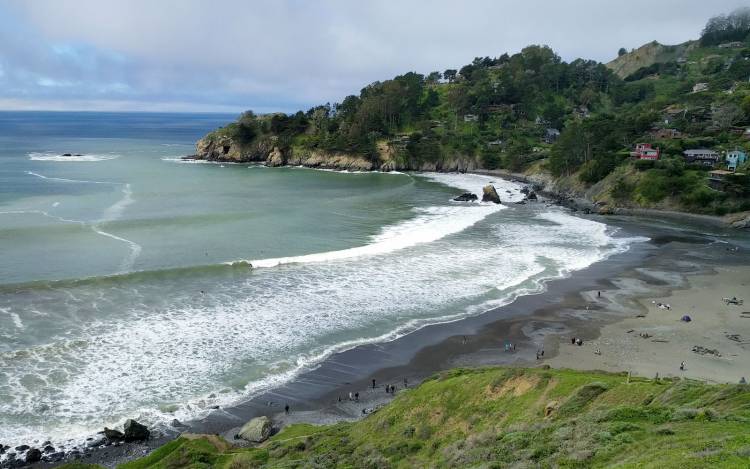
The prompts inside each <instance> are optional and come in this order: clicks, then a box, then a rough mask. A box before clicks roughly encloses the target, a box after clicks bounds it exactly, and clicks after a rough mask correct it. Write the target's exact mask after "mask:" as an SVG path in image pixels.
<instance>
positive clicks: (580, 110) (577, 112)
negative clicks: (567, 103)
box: [573, 105, 591, 119]
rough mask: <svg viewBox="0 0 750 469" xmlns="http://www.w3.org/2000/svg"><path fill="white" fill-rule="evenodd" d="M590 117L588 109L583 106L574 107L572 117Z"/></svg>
mask: <svg viewBox="0 0 750 469" xmlns="http://www.w3.org/2000/svg"><path fill="white" fill-rule="evenodd" d="M590 115H591V112H590V111H589V108H588V107H587V106H584V105H580V106H576V107H575V108H574V109H573V116H574V117H578V118H580V119H585V118H587V117H589V116H590Z"/></svg>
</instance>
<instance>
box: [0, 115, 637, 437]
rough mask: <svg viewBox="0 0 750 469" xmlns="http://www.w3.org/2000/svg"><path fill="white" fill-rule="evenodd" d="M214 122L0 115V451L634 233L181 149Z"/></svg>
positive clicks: (457, 188)
mask: <svg viewBox="0 0 750 469" xmlns="http://www.w3.org/2000/svg"><path fill="white" fill-rule="evenodd" d="M235 117H236V114H214V113H144V112H114V113H110V112H107V113H99V112H56V111H49V112H41V111H0V421H2V422H3V424H2V425H1V426H0V441H2V442H3V443H5V444H10V445H14V444H21V443H27V442H29V441H32V440H35V439H40V440H42V439H51V440H52V441H53V442H55V444H56V445H68V446H71V445H74V444H79V443H80V442H81V441H82V440H83V439H85V437H86V436H89V435H91V434H93V433H95V432H96V431H98V430H101V429H102V428H103V427H104V426H105V425H106V426H109V427H114V426H116V425H118V424H120V423H122V422H123V421H124V420H125V419H127V418H136V419H138V420H140V421H143V422H145V423H147V424H149V425H152V426H156V427H159V426H168V425H169V424H170V422H171V421H172V420H173V419H175V418H177V419H179V420H186V419H190V418H196V417H200V416H202V415H205V414H206V413H208V412H210V410H211V408H212V407H213V406H216V405H222V406H223V405H229V404H232V403H237V402H240V401H242V400H243V399H247V398H248V397H249V396H251V395H253V394H254V393H257V392H259V391H261V390H264V389H267V388H269V387H270V386H274V385H278V384H280V383H283V382H286V381H288V380H290V379H292V378H293V377H294V376H295V375H296V374H298V373H299V372H300V371H302V370H305V369H308V368H309V367H311V366H314V365H315V364H317V363H319V362H320V361H321V360H322V359H324V358H325V357H327V356H329V355H330V354H331V353H334V352H336V351H340V350H345V349H348V348H351V347H354V346H356V345H358V344H365V343H372V342H378V341H385V340H391V339H393V338H396V337H400V336H403V335H404V334H407V333H409V332H411V331H414V330H416V329H418V328H420V327H423V326H424V325H426V324H433V323H438V322H445V321H452V320H456V319H460V318H463V317H467V316H470V315H475V314H479V313H481V312H483V311H486V310H488V309H491V308H494V307H497V306H500V305H503V304H507V303H509V302H511V301H513V299H514V298H516V297H518V296H519V295H524V294H529V293H534V292H539V291H542V290H543V289H544V284H545V282H546V281H547V280H549V279H554V278H560V277H563V276H566V275H569V274H570V273H571V272H573V271H576V270H580V269H583V268H585V267H587V266H589V265H591V264H592V263H595V262H598V261H601V260H603V259H605V258H607V257H608V256H610V255H612V254H615V253H619V252H623V251H624V250H626V249H628V246H629V245H630V244H631V243H632V242H635V241H637V240H636V239H630V238H624V237H621V236H618V235H617V233H616V230H614V229H612V228H611V227H608V226H607V225H605V224H603V223H599V222H596V221H593V220H587V219H582V218H577V217H575V216H572V215H570V214H568V213H566V212H564V211H563V210H561V209H559V208H556V207H547V206H545V205H544V204H527V205H515V204H513V202H515V201H519V200H521V199H522V198H523V195H522V193H521V191H520V190H521V186H520V185H519V184H516V183H513V182H508V181H503V180H500V179H497V178H493V177H489V176H481V175H472V174H437V173H429V174H403V173H345V172H335V171H318V170H313V169H307V168H290V167H286V168H266V167H264V166H259V165H250V164H219V163H206V162H197V161H184V160H182V159H181V157H182V156H184V155H187V154H190V153H192V152H193V150H194V143H195V141H196V140H197V139H198V138H200V137H201V136H203V135H204V134H205V133H207V132H209V131H211V130H213V129H215V128H216V127H218V126H222V125H225V124H227V123H228V122H231V121H232V120H233V119H234V118H235ZM64 154H70V155H71V156H63V155H64ZM489 182H492V183H493V184H494V185H495V187H496V188H497V189H498V192H499V193H500V195H501V198H502V199H503V200H504V201H506V202H508V204H504V205H494V204H489V203H477V202H475V203H460V202H454V201H452V198H453V197H455V196H456V195H458V194H460V193H462V192H464V191H472V192H475V193H481V188H482V187H483V186H484V185H485V184H487V183H489Z"/></svg>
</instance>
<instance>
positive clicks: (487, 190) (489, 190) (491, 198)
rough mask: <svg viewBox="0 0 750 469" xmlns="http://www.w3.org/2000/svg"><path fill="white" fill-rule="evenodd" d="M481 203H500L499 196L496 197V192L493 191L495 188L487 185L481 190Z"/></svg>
mask: <svg viewBox="0 0 750 469" xmlns="http://www.w3.org/2000/svg"><path fill="white" fill-rule="evenodd" d="M482 202H494V203H496V204H499V203H500V196H499V195H497V191H496V190H495V186H493V185H492V184H487V185H486V186H484V188H482Z"/></svg>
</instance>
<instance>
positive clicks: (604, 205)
mask: <svg viewBox="0 0 750 469" xmlns="http://www.w3.org/2000/svg"><path fill="white" fill-rule="evenodd" d="M195 149H196V153H195V154H193V155H189V156H185V157H183V159H185V160H202V161H214V162H217V163H262V164H264V165H265V166H268V167H279V166H303V167H307V168H317V169H331V170H337V171H382V172H390V171H417V172H420V171H423V172H459V173H476V174H484V175H489V176H497V177H501V178H504V179H509V180H511V181H515V182H522V183H524V184H528V185H530V187H531V190H533V191H535V192H536V193H538V194H542V195H544V196H545V197H546V198H547V199H549V200H550V201H552V202H553V203H555V204H558V205H561V206H564V207H566V208H569V209H571V210H572V211H573V212H579V211H580V212H582V213H584V214H590V213H595V214H599V215H632V216H638V217H648V218H656V219H660V220H670V221H678V222H684V221H688V222H691V223H697V224H702V225H709V226H714V227H722V228H735V229H750V212H740V213H734V214H729V215H725V216H713V215H701V214H694V213H687V212H682V211H676V210H659V209H648V208H639V207H628V206H624V205H621V204H615V203H613V202H612V201H606V202H605V201H595V200H593V199H592V198H591V197H589V196H588V195H587V193H586V191H582V190H580V189H578V188H575V187H570V185H569V184H564V183H562V182H561V181H560V180H558V179H556V178H554V177H552V175H550V174H548V173H545V172H530V173H514V172H511V171H507V170H490V169H484V168H483V167H482V164H481V161H480V160H479V159H478V158H476V157H467V156H460V155H453V156H448V157H444V158H442V159H439V160H435V161H429V162H425V161H412V160H409V159H408V158H403V157H402V156H400V155H398V154H397V153H396V152H394V150H393V149H392V148H391V147H390V146H389V145H387V144H383V145H380V146H379V147H378V158H377V160H371V159H368V158H365V157H363V156H361V155H355V154H350V153H343V152H338V153H330V152H325V151H317V150H312V151H310V150H299V149H298V150H294V149H291V148H289V149H286V150H282V149H281V148H280V147H279V146H278V145H276V142H275V141H274V140H273V139H267V140H263V141H260V142H256V143H254V144H253V145H251V146H249V147H247V146H242V145H240V144H239V143H237V142H235V141H234V140H232V139H231V138H229V137H204V138H202V139H200V140H198V142H197V143H196V145H195Z"/></svg>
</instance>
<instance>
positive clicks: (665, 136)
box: [650, 129, 682, 140]
mask: <svg viewBox="0 0 750 469" xmlns="http://www.w3.org/2000/svg"><path fill="white" fill-rule="evenodd" d="M650 133H651V136H652V137H654V138H658V139H662V140H671V139H673V138H682V132H680V131H679V130H677V129H652V130H651V132H650Z"/></svg>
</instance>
